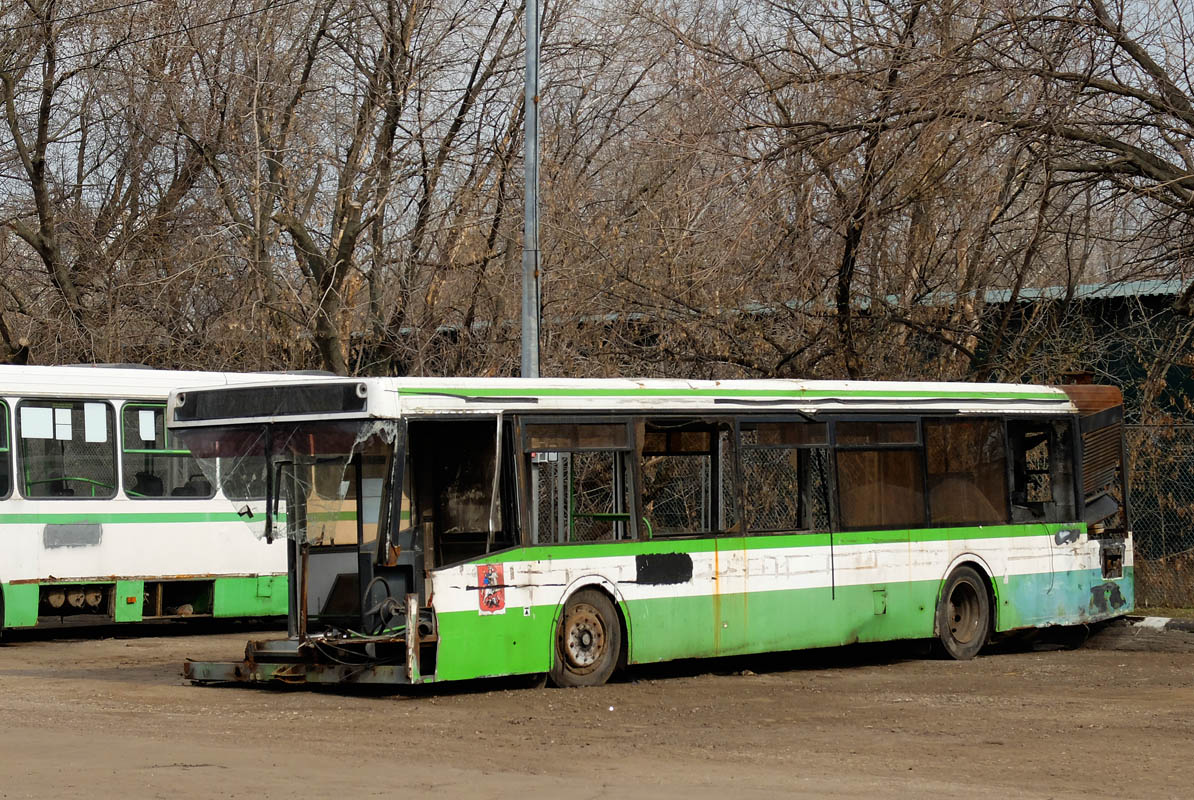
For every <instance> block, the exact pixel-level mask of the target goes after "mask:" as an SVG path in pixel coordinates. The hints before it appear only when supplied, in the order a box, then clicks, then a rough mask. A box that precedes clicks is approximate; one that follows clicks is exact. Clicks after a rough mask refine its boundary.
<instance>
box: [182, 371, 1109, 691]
mask: <svg viewBox="0 0 1194 800" xmlns="http://www.w3.org/2000/svg"><path fill="white" fill-rule="evenodd" d="M168 413H169V426H170V429H171V430H172V431H173V432H174V433H175V434H176V435H177V437H178V438H179V439H180V440H181V441H182V442H184V443H185V444H186V445H187V446H188V447H189V448H190V450H191V452H192V453H194V454H195V455H196V456H197V457H199V458H200V461H201V462H203V463H209V464H214V463H215V462H217V461H218V462H220V463H224V464H235V463H237V460H238V459H250V460H254V461H255V463H257V464H260V463H261V461H262V460H263V459H264V460H267V461H268V464H269V469H268V471H267V476H266V477H267V480H268V484H269V488H268V495H269V497H270V506H269V508H267V510H266V513H265V514H264V515H262V516H261V517H260V518H258V519H256V520H254V521H253V524H255V525H257V526H258V533H259V535H261V536H264V535H265V534H266V533H269V534H270V535H271V536H277V537H280V538H285V539H286V541H287V543H288V548H289V554H288V563H289V576H290V581H289V586H290V600H289V609H290V614H289V620H290V632H289V633H290V635H289V637H288V638H287V639H285V640H273V641H254V642H250V643H249V645H248V648H247V651H246V654H245V659H244V660H243V661H239V662H229V663H213V662H194V663H188V664H187V665H186V666H185V674H186V676H187V677H188V678H190V679H191V680H192V681H196V682H221V681H240V682H269V681H280V682H287V683H337V682H376V683H393V684H408V683H429V682H439V681H448V680H460V679H469V678H479V677H485V676H499V675H518V674H528V675H529V674H547V675H549V676H550V678H551V680H552V681H553V682H554V683H555V684H557V685H561V686H578V685H594V684H600V683H603V682H604V681H606V680H607V679H608V678H609V677H610V675H611V674H612V673H613V672H614V671H615V670H616V669H617V668H618V667H620V666H623V665H627V664H638V663H644V662H658V661H666V660H668V659H679V658H700V657H707V656H725V655H733V654H744V653H759V652H769V651H787V650H796V649H801V648H811V647H825V646H834V645H842V644H847V643H852V642H875V641H885V640H896V639H930V638H935V639H936V640H938V641H939V643H940V647H941V648H942V649H943V650H944V651H945V653H947V654H948V655H950V656H952V657H954V658H959V659H967V658H972V657H973V656H975V655H976V654H977V653H978V652H979V651H980V650H981V649H982V647H983V646H984V644H985V643H986V642H987V641H988V639H989V637H991V636H992V635H993V634H1000V633H1004V632H1007V631H1013V630H1016V629H1022V628H1032V627H1043V626H1049V625H1076V624H1083V623H1090V622H1094V621H1098V620H1105V619H1108V618H1111V617H1114V616H1116V615H1120V614H1123V613H1125V612H1127V611H1128V610H1130V609H1131V608H1132V605H1133V567H1132V535H1131V531H1130V528H1129V525H1128V508H1127V506H1126V502H1125V498H1126V497H1127V493H1126V486H1125V480H1126V476H1125V470H1124V459H1123V430H1122V424H1123V423H1122V420H1123V412H1122V400H1121V397H1120V393H1119V391H1118V390H1117V389H1115V388H1113V387H1099V386H1063V387H1048V386H1024V385H995V384H961V383H895V382H883V383H879V382H875V383H871V382H817V381H719V382H712V381H710V382H701V381H674V380H641V381H639V380H556V379H535V380H521V379H430V378H418V379H416V378H389V379H385V378H381V379H360V380H349V379H342V380H338V381H332V382H322V383H315V382H311V381H304V380H302V379H281V380H276V381H274V382H271V383H269V384H262V385H258V386H236V387H226V388H214V389H204V390H188V391H182V392H177V393H175V394H173V395H171V398H170V405H169V412H168ZM282 503H285V508H286V509H288V511H287V514H286V515H285V517H286V518H285V519H284V520H283V519H280V518H279V517H278V515H277V514H275V513H274V512H275V510H276V509H277V508H280V507H282V505H281V504H282Z"/></svg>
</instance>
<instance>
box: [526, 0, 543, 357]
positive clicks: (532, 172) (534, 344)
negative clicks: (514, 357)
mask: <svg viewBox="0 0 1194 800" xmlns="http://www.w3.org/2000/svg"><path fill="white" fill-rule="evenodd" d="M526 40H527V42H526V44H527V70H526V101H525V112H526V113H525V114H524V131H525V137H524V138H525V139H526V143H525V144H526V155H525V157H524V162H525V163H524V173H525V180H526V192H525V195H524V196H525V201H524V203H525V206H526V207H525V214H526V218H525V221H524V223H523V231H522V377H524V378H538V377H539V0H526Z"/></svg>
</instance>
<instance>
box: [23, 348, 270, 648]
mask: <svg viewBox="0 0 1194 800" xmlns="http://www.w3.org/2000/svg"><path fill="white" fill-rule="evenodd" d="M267 377H268V376H266V375H261V374H258V375H230V374H223V373H214V372H173V371H165V370H152V369H135V368H108V367H65V366H40V367H24V366H7V365H5V366H0V631H3V630H4V629H11V628H30V627H35V626H41V627H46V626H61V625H96V624H102V623H113V622H117V623H126V622H127V623H134V622H142V621H146V620H168V619H186V618H204V617H209V618H210V617H221V618H235V617H269V616H275V617H279V619H280V617H281V616H282V615H284V614H285V613H286V603H287V589H286V545H285V543H284V542H280V541H279V542H272V543H271V542H268V541H266V540H264V539H258V538H254V537H253V536H252V535H250V532H249V531H248V530H247V529H246V528H245V526H244V524H242V522H241V516H240V515H238V511H240V512H241V513H242V514H245V515H248V514H253V513H254V509H256V510H257V511H258V512H263V511H264V508H265V499H264V491H265V484H264V462H263V461H262V460H259V461H258V462H257V464H256V465H253V464H251V463H250V462H249V461H243V460H242V461H241V462H240V463H238V464H237V465H236V466H237V469H238V470H240V471H239V472H238V471H234V470H232V469H231V465H225V466H226V467H228V468H227V469H225V470H224V472H223V473H222V475H221V478H220V479H219V480H213V479H211V478H209V477H208V476H205V475H204V473H203V470H202V469H201V468H200V467H199V465H198V463H197V462H196V461H195V459H194V458H192V457H191V455H190V454H189V453H188V452H187V451H186V449H185V448H183V447H182V446H181V445H179V444H178V443H177V442H176V441H175V440H174V437H173V436H171V434H170V432H169V431H168V430H167V429H166V426H165V413H166V398H167V396H168V395H169V393H170V390H171V389H177V388H183V387H187V386H199V385H204V386H212V385H216V384H226V383H233V382H236V381H241V382H245V381H254V382H261V381H262V380H265V379H266V378H267ZM253 466H255V467H256V468H255V469H252V470H250V469H249V468H250V467H253Z"/></svg>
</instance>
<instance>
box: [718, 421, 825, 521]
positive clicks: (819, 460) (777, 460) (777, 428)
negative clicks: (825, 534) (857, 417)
mask: <svg viewBox="0 0 1194 800" xmlns="http://www.w3.org/2000/svg"><path fill="white" fill-rule="evenodd" d="M739 434H740V441H741V444H742V447H741V454H742V481H743V485H744V490H745V500H744V501H743V517H744V519H745V521H746V530H747V531H748V532H750V533H778V532H785V531H826V530H828V529H829V476H828V472H829V450H828V447H827V445H828V443H829V432H828V426H827V425H826V424H825V423H824V422H803V421H795V420H792V421H761V422H754V421H745V420H744V421H743V422H742V424H741V427H740V429H739Z"/></svg>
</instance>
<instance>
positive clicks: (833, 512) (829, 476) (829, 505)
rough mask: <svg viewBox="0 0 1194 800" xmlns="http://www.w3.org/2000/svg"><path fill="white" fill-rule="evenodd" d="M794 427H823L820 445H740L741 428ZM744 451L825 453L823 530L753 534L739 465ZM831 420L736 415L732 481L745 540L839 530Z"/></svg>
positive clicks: (744, 483)
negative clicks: (822, 438) (816, 451)
mask: <svg viewBox="0 0 1194 800" xmlns="http://www.w3.org/2000/svg"><path fill="white" fill-rule="evenodd" d="M744 424H745V425H760V424H762V425H767V424H793V425H822V426H824V428H825V440H824V441H823V442H812V443H807V444H805V443H801V444H770V443H768V444H745V443H744V442H743V441H742V426H743V425H744ZM747 450H824V451H825V453H826V469H825V491H826V494H827V496H826V498H825V506H826V508H825V513H826V516H827V517H828V520H827V525H826V527H825V529H824V530H822V529H820V528H816V527H811V528H795V529H792V530H755V529H752V528H749V527H748V526H747V522H746V469H745V465H744V464H743V463H742V456H743V454H744V453H745V452H746V451H747ZM833 456H834V447H833V425H832V420H831V419H829V418H826V417H823V416H810V415H808V414H800V415H793V414H786V415H770V414H769V415H738V416H736V417H735V418H734V461H735V465H734V468H735V473H736V474H735V481H736V483H737V490H738V491H737V493H736V497H735V499H736V501H737V503H738V515H739V521H738V524H737V527H738V528H739V530H740V531H741V533H742V535H744V536H790V535H798V536H806V535H809V534H817V533H822V534H824V533H830V532H832V531H835V530H837V529H838V517H837V514H838V508H837V459H835V458H834V457H833Z"/></svg>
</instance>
